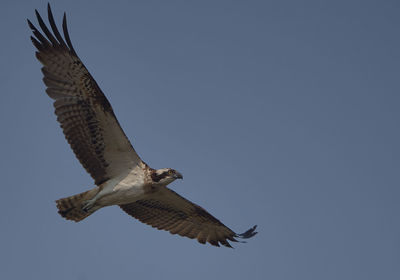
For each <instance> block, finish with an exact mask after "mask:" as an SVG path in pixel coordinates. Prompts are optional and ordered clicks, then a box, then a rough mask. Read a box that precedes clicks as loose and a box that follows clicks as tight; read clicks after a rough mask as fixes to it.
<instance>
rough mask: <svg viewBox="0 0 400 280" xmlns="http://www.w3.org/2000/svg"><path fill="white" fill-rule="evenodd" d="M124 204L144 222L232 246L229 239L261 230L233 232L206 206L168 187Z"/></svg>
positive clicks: (245, 236) (180, 233)
mask: <svg viewBox="0 0 400 280" xmlns="http://www.w3.org/2000/svg"><path fill="white" fill-rule="evenodd" d="M120 207H121V208H122V210H124V211H125V212H126V213H127V214H129V215H131V216H132V217H134V218H136V219H138V220H139V221H141V222H143V223H146V224H148V225H150V226H152V227H155V228H157V229H161V230H166V231H169V232H170V233H172V234H179V235H180V236H185V237H189V238H192V239H193V238H196V239H197V240H198V241H199V242H200V243H203V244H204V243H206V242H209V243H210V244H212V245H214V246H219V244H222V245H224V246H226V247H231V245H230V244H229V242H228V240H229V241H233V242H237V240H236V238H250V237H253V236H254V235H255V234H256V233H257V232H255V229H256V226H254V227H253V228H251V229H249V230H248V231H246V232H245V233H242V234H237V233H235V232H233V231H232V230H231V229H229V228H228V227H227V226H225V225H224V224H222V223H221V222H220V221H219V220H218V219H217V218H215V217H214V216H212V215H211V214H210V213H208V212H207V211H206V210H204V209H203V208H202V207H200V206H198V205H196V204H194V203H192V202H190V201H189V200H187V199H185V198H184V197H182V196H180V195H179V194H177V193H176V192H174V191H172V190H170V189H169V188H166V187H165V188H161V189H160V190H158V191H157V192H155V193H152V194H149V195H148V196H146V197H145V198H144V199H141V200H138V201H136V202H133V203H129V204H124V205H120Z"/></svg>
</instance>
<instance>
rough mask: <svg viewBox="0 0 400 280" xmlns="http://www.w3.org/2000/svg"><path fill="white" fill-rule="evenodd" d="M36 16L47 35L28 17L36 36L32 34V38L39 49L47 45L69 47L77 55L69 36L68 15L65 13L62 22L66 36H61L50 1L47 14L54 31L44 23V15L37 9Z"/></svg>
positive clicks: (41, 49)
mask: <svg viewBox="0 0 400 280" xmlns="http://www.w3.org/2000/svg"><path fill="white" fill-rule="evenodd" d="M35 14H36V18H37V20H38V22H39V26H40V28H41V29H42V31H43V33H44V34H45V35H46V37H47V38H46V37H45V36H43V35H42V33H40V31H39V30H38V29H37V28H36V27H35V26H34V25H33V24H32V22H31V21H30V20H29V19H27V21H28V25H29V27H30V28H31V29H32V32H33V34H34V35H35V37H36V38H35V37H33V36H31V40H32V42H33V44H34V45H35V47H36V48H37V49H38V50H39V51H43V50H44V49H45V48H46V47H49V46H52V47H62V48H66V49H68V50H69V51H70V52H71V53H72V54H73V55H76V52H75V50H74V47H73V46H72V43H71V39H70V37H69V33H68V28H67V17H66V14H65V13H64V16H63V22H62V29H63V33H64V38H65V41H66V42H65V41H64V39H63V37H62V36H61V34H60V32H59V31H58V29H57V26H56V23H55V21H54V17H53V13H52V11H51V7H50V3H47V14H48V19H49V23H50V27H51V30H52V31H53V33H52V32H51V31H50V30H49V29H48V28H47V26H46V24H45V23H44V21H43V19H42V17H41V16H40V14H39V12H38V11H37V10H35Z"/></svg>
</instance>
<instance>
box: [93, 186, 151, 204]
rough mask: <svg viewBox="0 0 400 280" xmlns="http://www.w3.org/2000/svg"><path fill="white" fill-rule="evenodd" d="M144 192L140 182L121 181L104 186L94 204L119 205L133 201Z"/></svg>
mask: <svg viewBox="0 0 400 280" xmlns="http://www.w3.org/2000/svg"><path fill="white" fill-rule="evenodd" d="M143 194H144V184H143V183H142V182H132V181H121V182H119V183H118V184H116V185H115V184H109V185H107V186H105V187H104V188H103V189H102V190H101V191H100V192H99V194H98V199H97V200H96V204H98V205H101V206H110V205H120V204H126V203H131V202H134V201H136V200H138V199H140V198H141V197H142V195H143Z"/></svg>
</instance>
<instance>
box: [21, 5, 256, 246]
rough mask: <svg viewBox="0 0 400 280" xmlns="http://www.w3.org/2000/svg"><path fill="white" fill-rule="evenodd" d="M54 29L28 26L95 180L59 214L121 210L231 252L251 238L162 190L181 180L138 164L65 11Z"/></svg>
mask: <svg viewBox="0 0 400 280" xmlns="http://www.w3.org/2000/svg"><path fill="white" fill-rule="evenodd" d="M47 10H48V19H49V23H50V28H51V31H50V30H49V29H48V27H47V26H46V24H45V23H44V21H43V19H42V17H41V16H40V14H39V13H38V12H37V11H36V10H35V12H36V17H37V19H38V22H39V26H40V28H41V30H42V32H43V33H44V35H43V34H42V33H41V32H40V31H39V30H38V29H37V28H36V27H35V26H34V25H33V24H32V23H31V22H30V21H29V20H28V24H29V27H30V28H31V29H32V32H33V35H34V37H33V36H32V37H31V40H32V42H33V44H34V46H35V47H36V49H37V52H36V57H37V59H38V60H39V61H40V62H41V63H42V64H43V68H42V72H43V75H44V78H43V82H44V83H45V85H46V86H47V89H46V92H47V94H48V95H49V96H50V98H52V99H53V100H54V107H55V114H56V115H57V120H58V122H59V123H60V125H61V128H62V130H63V132H64V135H65V138H66V139H67V141H68V143H69V144H70V146H71V148H72V150H73V151H74V153H75V155H76V157H77V158H78V160H79V161H80V163H81V164H82V166H83V167H84V168H85V169H86V171H87V172H88V173H89V174H90V175H91V176H92V178H93V179H94V181H95V184H96V187H95V188H94V189H92V190H89V191H86V192H83V193H80V194H77V195H74V196H70V197H67V198H62V199H59V200H57V201H56V203H57V208H58V213H59V214H60V215H61V216H62V217H64V218H66V219H68V220H73V221H75V222H79V221H81V220H83V219H85V218H86V217H88V216H89V215H91V214H92V213H94V212H95V211H97V210H99V209H100V208H103V207H105V206H111V205H118V206H119V207H121V209H122V210H123V211H125V212H126V213H127V214H129V215H131V216H132V217H134V218H136V219H138V220H139V221H141V222H143V223H146V224H148V225H151V226H152V227H155V228H157V229H162V230H167V231H169V232H171V233H173V234H179V235H181V236H186V237H189V238H196V239H197V240H198V241H199V242H200V243H206V242H208V243H210V244H212V245H214V246H219V244H222V245H225V246H227V247H231V246H230V244H229V242H228V241H237V239H236V238H250V237H252V236H254V235H255V234H256V233H257V232H255V228H256V226H254V227H252V228H250V229H249V230H248V231H246V232H245V233H242V234H237V233H235V232H234V231H232V230H231V229H229V228H228V227H226V226H225V225H224V224H222V223H221V222H220V221H219V220H218V219H216V218H215V217H214V216H212V215H211V214H209V213H208V212H207V211H206V210H204V209H203V208H202V207H200V206H198V205H196V204H194V203H192V202H190V201H189V200H187V199H185V198H183V197H182V196H180V195H178V194H177V193H175V192H174V191H172V190H170V189H169V188H167V185H168V184H170V183H172V182H173V181H175V180H176V179H182V178H183V177H182V175H181V174H180V173H179V172H178V171H176V170H174V169H172V168H162V169H153V168H151V167H149V166H148V165H147V164H146V163H145V162H144V161H142V160H141V159H140V157H139V156H138V154H137V153H136V151H135V150H134V148H133V147H132V145H131V143H130V141H129V140H128V138H127V137H126V135H125V133H124V131H123V130H122V128H121V126H120V125H119V123H118V120H117V118H116V117H115V114H114V112H113V109H112V107H111V105H110V103H109V102H108V100H107V98H106V97H105V95H104V93H103V92H102V91H101V89H100V88H99V86H98V85H97V83H96V81H95V80H94V79H93V77H92V76H91V75H90V73H89V71H88V70H87V69H86V67H85V66H84V65H83V63H82V61H81V60H80V59H79V57H78V55H77V54H76V52H75V50H74V47H73V46H72V43H71V39H70V37H69V34H68V29H67V21H66V16H65V13H64V17H63V23H62V28H63V35H64V36H62V35H61V33H60V32H59V31H58V29H57V26H56V24H55V21H54V18H53V14H52V12H51V8H50V5H48V6H47Z"/></svg>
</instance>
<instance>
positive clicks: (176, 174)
mask: <svg viewBox="0 0 400 280" xmlns="http://www.w3.org/2000/svg"><path fill="white" fill-rule="evenodd" d="M174 178H175V179H183V176H182V174H181V173H179V172H178V171H176V173H175V175H174Z"/></svg>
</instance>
